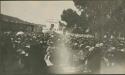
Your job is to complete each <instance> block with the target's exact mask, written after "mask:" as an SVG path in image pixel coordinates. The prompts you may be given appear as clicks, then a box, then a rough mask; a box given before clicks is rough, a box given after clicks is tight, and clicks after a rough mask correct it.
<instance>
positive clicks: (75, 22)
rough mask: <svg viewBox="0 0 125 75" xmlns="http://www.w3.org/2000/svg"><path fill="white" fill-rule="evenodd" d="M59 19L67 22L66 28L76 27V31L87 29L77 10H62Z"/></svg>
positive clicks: (74, 28)
mask: <svg viewBox="0 0 125 75" xmlns="http://www.w3.org/2000/svg"><path fill="white" fill-rule="evenodd" d="M61 19H62V21H65V22H66V23H67V26H66V28H67V29H68V30H71V29H73V31H74V30H76V29H77V28H78V29H77V31H78V30H79V31H78V32H84V31H85V30H86V29H87V22H86V20H85V19H84V17H83V16H79V15H78V14H77V12H76V11H74V10H72V9H67V10H64V11H63V13H62V15H61ZM75 32H76V31H75Z"/></svg>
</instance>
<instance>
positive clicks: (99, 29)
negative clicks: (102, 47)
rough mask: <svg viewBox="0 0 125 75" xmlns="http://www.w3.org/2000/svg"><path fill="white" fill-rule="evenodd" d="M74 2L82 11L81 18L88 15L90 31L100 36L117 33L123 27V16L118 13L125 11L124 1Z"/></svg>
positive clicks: (74, 0) (88, 0)
mask: <svg viewBox="0 0 125 75" xmlns="http://www.w3.org/2000/svg"><path fill="white" fill-rule="evenodd" d="M73 2H74V5H75V6H76V8H77V9H79V10H80V11H81V13H82V14H81V16H82V15H88V19H87V20H88V25H89V28H90V30H92V31H93V32H95V33H98V34H99V35H100V36H103V35H104V34H105V33H106V32H111V33H113V32H114V31H115V32H117V31H119V30H120V28H122V27H123V24H124V23H123V21H122V20H123V18H121V17H122V16H123V14H122V15H120V14H119V13H116V12H120V11H119V9H120V8H121V7H122V10H123V8H124V7H125V2H124V0H103V1H102V0H73ZM124 15H125V14H124ZM118 16H120V17H118ZM121 21H122V22H121ZM121 23H122V24H121ZM121 25H122V26H121ZM120 31H121V30H120Z"/></svg>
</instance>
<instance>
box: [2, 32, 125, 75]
mask: <svg viewBox="0 0 125 75" xmlns="http://www.w3.org/2000/svg"><path fill="white" fill-rule="evenodd" d="M65 36H66V38H67V39H68V40H65V38H64V39H63V40H64V42H65V44H66V46H67V47H69V48H70V49H71V53H72V56H71V59H70V62H72V63H71V65H72V66H75V67H77V66H79V65H80V66H81V65H83V66H82V67H80V70H79V72H82V73H84V72H87V73H100V69H101V64H103V65H105V66H107V67H112V66H115V65H119V64H121V65H124V64H125V60H124V58H125V40H122V39H118V38H103V39H102V40H98V39H95V38H94V37H85V36H84V35H83V36H81V35H77V36H76V35H73V34H69V35H65ZM60 40H62V38H61V36H60V34H58V33H56V32H49V33H43V32H39V33H34V32H30V33H29V32H15V33H14V32H4V33H1V34H0V41H1V42H0V56H1V57H0V66H1V67H0V70H1V73H2V72H4V73H6V71H8V69H9V68H10V69H11V71H12V70H13V69H14V71H21V70H23V71H24V70H25V71H28V72H31V73H32V74H33V75H39V74H41V73H47V72H49V69H48V67H49V66H52V65H58V64H59V63H58V62H57V61H58V59H57V57H58V56H56V52H57V48H56V46H57V44H59V43H60V42H61V41H60ZM65 57H66V56H65ZM47 60H48V61H47ZM15 64H16V67H12V66H14V65H15ZM10 66H11V67H10Z"/></svg>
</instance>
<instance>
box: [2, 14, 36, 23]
mask: <svg viewBox="0 0 125 75" xmlns="http://www.w3.org/2000/svg"><path fill="white" fill-rule="evenodd" d="M0 20H2V21H5V22H13V23H22V24H32V25H36V24H34V23H30V22H27V21H24V20H21V19H19V18H16V17H12V16H8V15H4V14H0Z"/></svg>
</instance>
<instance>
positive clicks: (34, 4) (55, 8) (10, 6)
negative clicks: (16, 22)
mask: <svg viewBox="0 0 125 75" xmlns="http://www.w3.org/2000/svg"><path fill="white" fill-rule="evenodd" d="M68 8H72V9H74V10H77V9H76V7H75V6H74V3H73V1H1V13H2V14H5V15H9V16H13V17H18V18H20V19H22V20H25V21H28V22H31V23H36V24H46V23H47V22H50V21H57V20H61V17H60V15H61V14H62V12H63V10H64V9H68ZM52 19H54V20H52Z"/></svg>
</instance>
